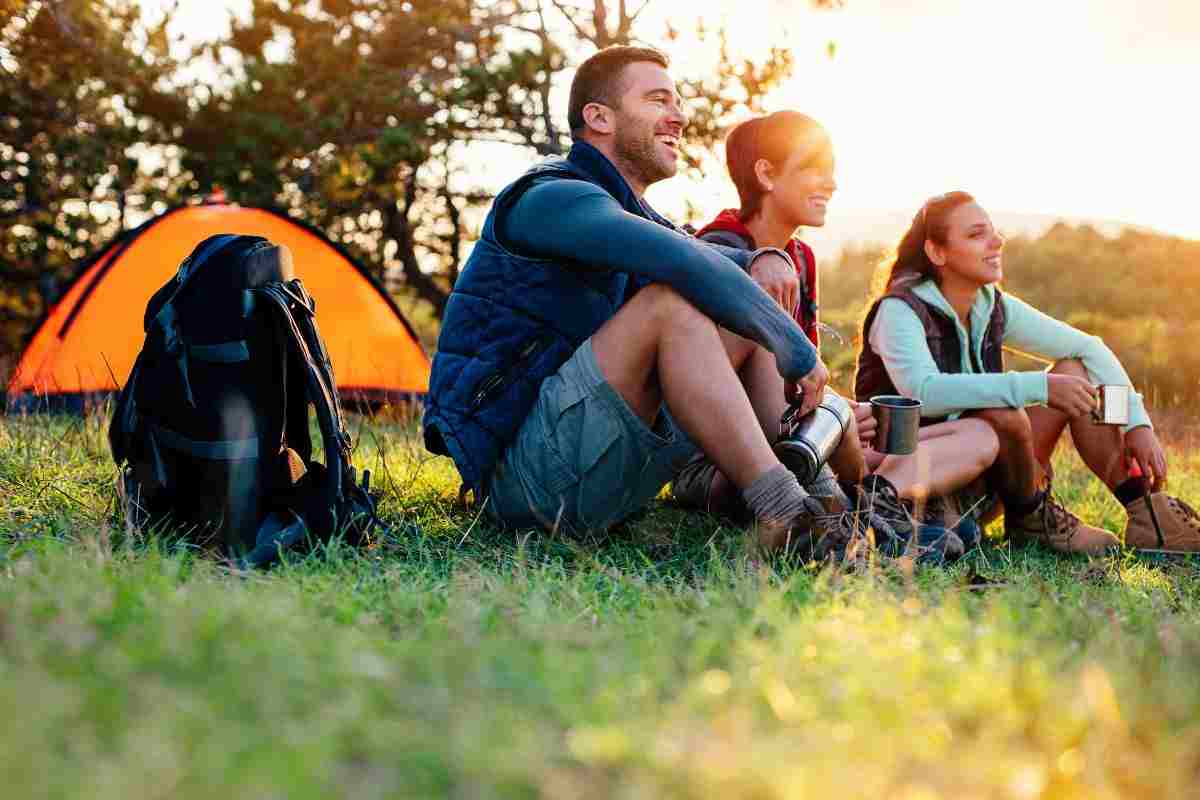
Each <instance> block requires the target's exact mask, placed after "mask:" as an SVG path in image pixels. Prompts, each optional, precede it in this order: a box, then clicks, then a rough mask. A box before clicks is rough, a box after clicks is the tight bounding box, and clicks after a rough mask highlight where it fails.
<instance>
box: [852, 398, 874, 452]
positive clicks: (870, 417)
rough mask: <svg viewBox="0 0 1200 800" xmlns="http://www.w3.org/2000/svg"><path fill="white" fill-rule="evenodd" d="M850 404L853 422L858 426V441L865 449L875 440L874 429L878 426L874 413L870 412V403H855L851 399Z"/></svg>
mask: <svg viewBox="0 0 1200 800" xmlns="http://www.w3.org/2000/svg"><path fill="white" fill-rule="evenodd" d="M850 404H851V405H852V406H853V408H854V422H855V426H856V427H857V428H858V443H859V444H860V445H862V447H863V449H864V450H865V449H867V448H868V447H870V446H871V443H872V442H874V441H875V429H876V428H877V427H879V423H878V422H877V421H876V419H875V415H874V414H873V413H871V404H870V403H856V402H855V401H853V400H851V401H850Z"/></svg>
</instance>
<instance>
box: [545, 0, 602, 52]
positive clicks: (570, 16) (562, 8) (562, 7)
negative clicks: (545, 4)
mask: <svg viewBox="0 0 1200 800" xmlns="http://www.w3.org/2000/svg"><path fill="white" fill-rule="evenodd" d="M550 2H551V3H553V4H554V7H555V8H557V9H558V13H560V14H562V15H563V16H564V17H565V18H566V20H567V22H569V23H571V27H572V28H574V29H575V33H577V34H579V38H580V39H586V40H587V41H589V42H595V37H594V36H593V35H592V34H590V33H588V32H587V31H585V30H584V29H583V26H582V25H580V24H579V22H578V21H577V20H576V19H575V12H574V10H568V8H569V6H567V5H566V4H565V3H563V2H562V0H550Z"/></svg>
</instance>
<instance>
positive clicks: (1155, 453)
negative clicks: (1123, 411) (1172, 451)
mask: <svg viewBox="0 0 1200 800" xmlns="http://www.w3.org/2000/svg"><path fill="white" fill-rule="evenodd" d="M1125 458H1126V459H1127V460H1129V461H1132V462H1133V463H1135V464H1137V465H1138V467H1139V468H1140V469H1141V470H1142V475H1143V476H1145V478H1146V482H1147V483H1148V484H1149V485H1150V491H1152V492H1159V491H1162V489H1163V487H1164V486H1165V485H1166V481H1167V454H1166V453H1165V452H1163V448H1162V444H1161V443H1160V442H1159V441H1158V437H1157V436H1155V435H1154V430H1153V429H1151V428H1149V427H1147V426H1145V425H1142V426H1139V427H1137V428H1134V429H1133V430H1131V431H1130V432H1129V433H1127V434H1125Z"/></svg>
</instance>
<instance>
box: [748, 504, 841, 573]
mask: <svg viewBox="0 0 1200 800" xmlns="http://www.w3.org/2000/svg"><path fill="white" fill-rule="evenodd" d="M852 516H853V515H852V514H850V513H844V512H843V513H832V514H831V513H829V512H827V511H826V509H825V507H824V506H823V505H822V504H821V502H820V501H819V500H817V498H815V497H806V498H805V499H804V510H803V511H801V512H800V514H798V515H797V516H796V517H793V518H792V519H791V520H790V521H789V522H787V523H767V522H763V521H761V520H759V521H758V522H756V523H754V530H755V533H756V534H757V539H758V544H759V547H761V548H762V549H763V550H766V551H769V552H780V553H784V552H786V553H788V554H791V555H797V556H800V557H801V558H804V559H816V560H817V561H823V560H824V559H826V558H828V557H829V556H831V555H834V556H836V557H838V558H841V557H842V555H843V554H844V553H845V552H846V545H848V544H849V543H850V541H851V540H852V539H853V538H854V524H853V519H852Z"/></svg>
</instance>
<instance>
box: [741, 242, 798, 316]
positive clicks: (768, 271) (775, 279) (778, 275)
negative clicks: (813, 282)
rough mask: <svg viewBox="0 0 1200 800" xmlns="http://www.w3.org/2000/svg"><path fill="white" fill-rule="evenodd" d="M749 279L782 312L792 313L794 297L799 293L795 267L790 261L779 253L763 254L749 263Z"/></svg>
mask: <svg viewBox="0 0 1200 800" xmlns="http://www.w3.org/2000/svg"><path fill="white" fill-rule="evenodd" d="M750 277H751V278H753V279H754V282H755V283H757V284H758V285H759V286H761V287H762V289H763V291H764V292H766V293H767V294H769V295H771V297H772V298H774V300H775V302H776V303H779V305H780V307H781V308H782V309H783V310H784V311H786V312H787V313H789V314H791V313H792V310H793V309H794V308H795V307H796V295H797V294H798V293H799V291H800V279H799V278H797V277H796V266H795V265H794V264H793V263H792V261H791V259H789V258H785V257H783V256H781V255H779V253H763V254H762V255H760V256H759V257H758V258H756V259H754V261H753V262H751V264H750Z"/></svg>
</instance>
